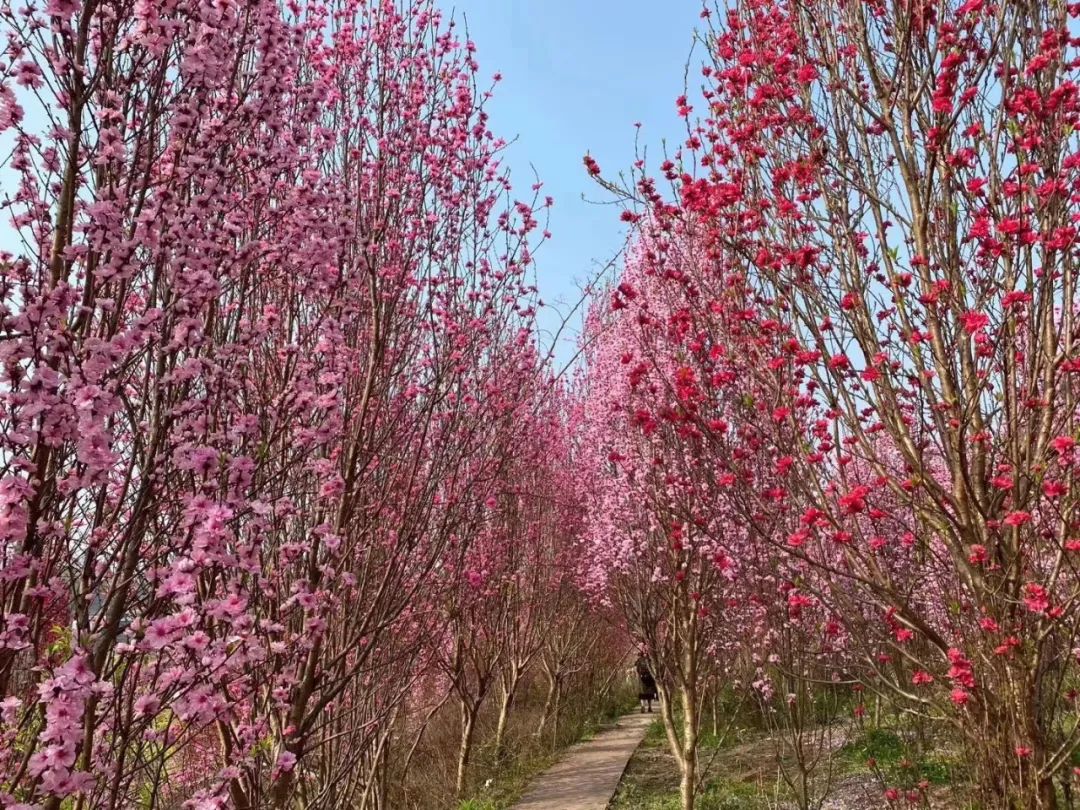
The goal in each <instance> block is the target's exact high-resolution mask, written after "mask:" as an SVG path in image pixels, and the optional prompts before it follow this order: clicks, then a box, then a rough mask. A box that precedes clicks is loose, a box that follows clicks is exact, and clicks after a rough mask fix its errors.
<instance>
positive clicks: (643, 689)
mask: <svg viewBox="0 0 1080 810" xmlns="http://www.w3.org/2000/svg"><path fill="white" fill-rule="evenodd" d="M634 669H636V670H637V676H638V681H639V682H640V688H639V689H638V700H639V701H641V713H642V714H645V712H646V711H648V713H649V714H652V702H653V701H654V700H659V697H658V695H657V694H656V679H655V678H654V677H653V674H652V670H650V669H649V659H648V658H646V657H645V654H644V653H642V654H640V655H638V659H637V663H635V664H634Z"/></svg>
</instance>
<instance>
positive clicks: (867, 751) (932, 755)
mask: <svg viewBox="0 0 1080 810" xmlns="http://www.w3.org/2000/svg"><path fill="white" fill-rule="evenodd" d="M837 758H838V761H839V763H840V764H841V765H842V766H844V769H845V770H846V771H847V772H848V773H860V772H869V771H871V770H874V769H877V770H878V771H880V772H881V773H882V774H883V775H884V776H885V778H886V779H887V780H888V781H889V783H890V784H905V785H906V784H909V783H910V784H914V783H916V782H918V781H920V780H922V779H925V780H926V781H928V782H929V783H930V784H932V785H947V784H954V783H956V782H957V781H960V780H961V779H962V776H963V773H962V770H963V769H962V767H961V763H960V762H959V761H958V760H956V759H955V758H953V757H952V756H951V755H949V754H948V753H947V752H945V751H943V750H940V749H933V750H930V751H927V752H924V753H923V754H922V755H921V756H920V755H919V752H918V749H917V746H916V745H914V744H913V743H912V742H911V741H910V740H907V739H905V738H904V737H902V736H901V735H900V734H899V733H897V731H895V730H892V729H888V728H875V729H868V730H866V731H864V732H862V733H861V734H859V736H857V737H856V738H855V739H853V740H852V741H851V742H849V743H848V744H847V745H845V746H843V747H842V748H841V749H840V750H839V752H838V753H837ZM871 762H872V763H873V764H874V767H873V768H871V766H870V763H871Z"/></svg>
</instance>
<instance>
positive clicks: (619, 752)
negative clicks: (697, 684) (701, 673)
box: [513, 714, 656, 810]
mask: <svg viewBox="0 0 1080 810" xmlns="http://www.w3.org/2000/svg"><path fill="white" fill-rule="evenodd" d="M655 719H656V715H655V714H628V715H625V716H623V717H620V718H619V720H618V722H617V723H616V724H615V728H612V729H608V730H607V731H602V732H600V733H599V734H597V735H596V736H595V737H594V738H593V739H591V740H589V741H588V742H583V743H578V744H577V745H575V746H573V747H571V748H570V749H569V750H568V751H567V752H566V754H565V755H563V758H562V759H560V760H559V761H558V762H557V763H556V764H555V765H553V766H552V767H550V768H549V769H548V770H546V771H544V773H542V774H541V775H540V776H538V777H537V778H536V780H535V781H534V782H533V783H532V785H531V786H530V787H529V789H528V790H527V791H526V792H525V795H524V796H523V797H522V799H521V801H520V802H518V803H517V804H515V805H514V808H513V810H604V808H606V807H607V806H608V802H610V801H611V797H612V796H614V795H615V789H616V788H617V787H618V786H619V780H620V779H621V778H622V775H623V771H624V770H626V763H627V762H629V761H630V756H631V755H632V754H633V753H634V750H635V749H636V748H637V747H638V744H639V743H640V742H641V740H642V738H643V737H644V736H645V730H646V729H647V728H648V727H649V724H650V723H651V722H652V721H653V720H655Z"/></svg>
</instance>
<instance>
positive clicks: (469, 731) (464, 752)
mask: <svg viewBox="0 0 1080 810" xmlns="http://www.w3.org/2000/svg"><path fill="white" fill-rule="evenodd" d="M475 731H476V710H475V709H474V708H473V707H472V706H470V705H469V704H468V703H466V702H465V701H462V702H461V747H460V748H459V749H458V763H457V781H456V782H455V783H454V796H455V797H457V798H458V799H460V798H461V797H462V796H463V795H464V793H465V780H466V777H467V776H468V773H469V758H470V757H471V756H472V745H473V733H474V732H475Z"/></svg>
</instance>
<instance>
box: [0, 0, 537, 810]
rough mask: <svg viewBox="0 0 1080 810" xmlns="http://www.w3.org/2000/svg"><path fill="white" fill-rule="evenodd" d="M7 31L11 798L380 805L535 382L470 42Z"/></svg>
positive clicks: (297, 13) (263, 24)
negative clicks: (440, 576) (440, 625)
mask: <svg viewBox="0 0 1080 810" xmlns="http://www.w3.org/2000/svg"><path fill="white" fill-rule="evenodd" d="M0 19H2V20H3V24H4V26H5V33H6V34H7V43H8V50H7V56H8V57H9V58H8V60H6V62H5V67H4V68H3V71H4V73H3V84H2V90H0V109H2V112H3V114H2V117H0V126H2V130H3V133H4V137H7V138H10V139H11V142H12V144H13V151H12V153H11V157H10V159H9V161H8V162H7V164H6V166H5V168H6V169H7V170H9V171H12V172H14V173H15V174H16V176H17V177H18V185H17V187H16V189H15V191H14V195H13V196H12V198H11V199H9V200H8V201H7V203H6V207H7V210H9V211H10V212H11V215H12V219H11V222H12V226H13V228H14V229H15V233H16V234H17V236H18V239H19V243H20V247H19V248H18V251H17V252H16V253H12V254H5V255H4V256H3V257H2V275H0V289H2V290H3V310H2V311H0V315H2V327H0V328H2V329H3V331H4V341H3V349H2V351H3V374H4V378H5V384H6V386H7V392H6V393H5V395H4V399H3V402H4V406H3V407H4V411H3V415H2V416H0V420H2V423H3V434H2V441H3V454H2V456H0V465H2V467H3V470H2V473H0V480H2V483H0V489H2V492H3V497H2V507H0V508H2V513H3V515H4V520H3V521H2V523H0V527H2V528H0V532H2V534H0V600H2V603H3V609H2V611H0V692H2V700H3V714H2V717H0V736H2V739H3V745H2V746H0V750H2V753H0V791H2V793H3V799H4V801H5V803H10V802H16V803H22V804H25V805H29V806H42V807H50V808H56V807H59V806H61V803H62V802H64V801H65V800H68V799H70V800H71V801H73V802H74V804H75V806H77V807H90V806H93V807H120V806H128V805H129V804H131V803H132V802H135V801H137V797H138V796H142V795H146V794H147V793H149V794H151V795H155V796H166V795H168V796H173V797H177V800H178V801H179V800H181V798H180V797H182V796H184V794H186V797H189V803H190V804H192V805H193V806H200V807H216V806H222V805H224V804H226V803H228V804H230V805H232V806H235V807H254V806H271V805H272V806H288V805H290V804H292V803H293V802H295V801H298V800H300V799H301V797H302V801H303V803H304V805H305V806H311V807H314V806H327V807H329V806H340V805H341V803H343V802H358V803H360V804H361V806H363V805H364V803H366V802H369V801H372V802H373V801H378V800H380V799H379V796H378V789H377V788H376V787H373V779H374V776H373V774H374V773H376V772H377V765H378V763H379V761H380V759H381V758H382V757H384V756H385V754H384V753H380V752H384V751H385V750H386V748H387V745H388V741H389V737H388V735H387V728H388V727H391V726H392V724H391V723H390V722H389V720H390V719H391V718H393V717H394V716H395V712H396V711H397V710H398V709H399V707H400V706H401V705H403V702H404V701H405V700H406V699H407V697H408V693H409V689H408V684H410V683H413V682H415V678H416V670H417V669H419V668H422V667H424V666H430V665H431V658H430V654H429V653H428V652H425V650H424V645H425V644H426V643H428V640H429V639H430V637H429V636H428V635H426V634H425V633H423V632H420V629H419V627H418V617H421V616H423V615H424V607H423V598H424V596H425V593H426V592H425V584H426V583H428V582H429V581H431V579H432V572H433V571H434V570H435V568H436V567H437V566H438V565H439V564H440V563H441V561H442V560H443V559H444V557H445V554H446V550H447V549H448V548H449V547H450V546H451V544H453V543H455V542H458V543H462V544H464V543H467V542H468V541H469V539H470V538H469V535H468V533H467V532H465V531H463V529H465V528H467V527H468V526H469V525H470V524H469V521H470V520H472V517H471V516H473V515H475V514H476V513H477V510H478V509H480V508H482V500H483V496H481V495H480V494H478V493H482V492H484V491H486V490H487V489H488V488H489V486H490V483H491V482H492V480H494V477H495V474H496V472H497V470H498V469H499V467H500V466H501V464H502V459H503V457H504V456H505V455H506V444H505V442H506V441H507V440H508V437H509V436H510V434H507V433H506V432H505V430H503V432H502V433H499V431H500V429H501V428H500V426H502V425H505V422H506V420H505V418H502V419H500V418H498V417H501V416H503V415H505V414H506V413H507V412H508V410H510V409H512V408H514V407H516V406H517V405H518V404H520V403H519V402H518V400H517V399H515V397H520V396H525V395H526V389H525V387H523V385H522V384H521V380H523V379H526V377H527V375H528V374H529V373H532V372H533V371H534V370H535V369H534V368H533V367H525V366H521V365H514V364H512V363H511V364H508V365H506V366H503V365H500V357H501V355H502V352H503V349H504V347H505V346H506V345H507V344H509V343H511V342H516V341H519V340H521V337H520V335H521V334H525V333H522V332H521V330H522V329H527V328H528V324H529V317H530V314H529V313H530V304H529V301H528V296H529V295H530V291H529V289H528V286H527V284H526V283H525V282H524V280H523V273H524V270H525V268H526V267H527V266H528V265H529V262H530V258H529V254H528V251H527V249H526V248H525V246H524V240H525V238H526V236H527V235H528V233H529V232H530V231H531V230H532V229H533V228H534V227H535V225H536V222H535V219H534V217H533V215H532V207H531V205H530V204H528V203H514V202H513V201H512V200H511V199H509V198H508V197H507V195H508V194H509V186H508V184H507V183H506V181H505V178H504V177H502V175H501V174H500V171H499V168H498V153H499V150H500V149H501V143H500V142H499V141H498V140H497V139H495V138H494V137H493V136H492V135H491V134H490V133H489V132H488V130H487V128H486V116H485V114H484V112H483V110H482V102H483V94H482V93H481V92H480V91H478V90H477V89H476V87H475V75H476V70H477V68H476V64H475V62H474V60H473V58H472V55H471V53H472V46H471V44H469V45H466V44H462V43H461V42H460V41H459V40H458V39H457V37H456V35H455V33H454V30H453V27H452V26H451V25H450V24H448V23H446V22H445V21H444V20H443V19H442V18H441V16H440V15H439V14H438V13H437V12H436V11H435V10H434V9H433V7H432V6H431V4H430V3H428V2H425V0H418V2H415V3H406V4H397V3H391V2H364V1H363V0H355V1H350V2H343V3H333V4H325V3H322V2H317V1H316V0H312V2H306V3H289V4H285V7H282V5H280V4H278V3H277V2H255V3H251V4H248V5H247V6H245V7H244V8H243V9H241V8H240V7H239V6H236V5H231V4H224V5H221V4H212V3H202V2H186V1H185V0H174V2H167V3H143V2H139V3H135V4H131V5H127V6H120V7H115V6H113V5H108V6H106V5H103V4H99V3H92V2H86V3H79V2H63V1H62V0H58V1H57V2H49V3H47V4H45V5H44V7H36V8H29V9H27V10H26V11H25V13H24V12H23V11H22V10H20V9H15V8H13V7H11V6H10V5H3V6H0ZM28 109H29V110H30V111H31V113H27V112H26V110H28ZM38 109H40V110H42V111H43V112H42V114H43V115H44V116H45V117H46V119H50V118H51V120H47V121H46V124H45V125H44V126H38V125H36V124H34V123H33V122H34V119H35V115H34V114H33V113H34V112H36V111H37V110H38ZM526 336H527V334H526ZM346 740H347V741H348V742H349V743H350V747H345V746H344V745H343V741H346ZM358 752H359V754H358ZM365 774H366V775H365Z"/></svg>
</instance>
